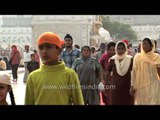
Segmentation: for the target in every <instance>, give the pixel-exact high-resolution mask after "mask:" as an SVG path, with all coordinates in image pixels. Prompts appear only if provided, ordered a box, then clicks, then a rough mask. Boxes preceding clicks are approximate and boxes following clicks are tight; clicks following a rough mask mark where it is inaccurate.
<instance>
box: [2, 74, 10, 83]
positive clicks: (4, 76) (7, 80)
mask: <svg viewBox="0 0 160 120" xmlns="http://www.w3.org/2000/svg"><path fill="white" fill-rule="evenodd" d="M0 83H2V84H6V85H11V82H10V76H9V75H7V74H1V75H0Z"/></svg>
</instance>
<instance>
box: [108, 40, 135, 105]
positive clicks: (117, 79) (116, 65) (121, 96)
mask: <svg viewBox="0 0 160 120" xmlns="http://www.w3.org/2000/svg"><path fill="white" fill-rule="evenodd" d="M115 52H116V54H115V55H114V56H112V57H111V58H110V61H109V64H108V68H107V73H106V85H107V86H108V87H106V88H107V89H106V90H107V94H108V104H109V105H131V104H133V103H132V102H133V99H132V96H131V95H130V86H131V70H132V63H133V58H132V56H130V55H127V54H128V50H127V45H126V43H124V42H123V41H119V42H117V43H116V46H115Z"/></svg>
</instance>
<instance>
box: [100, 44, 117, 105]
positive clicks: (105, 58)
mask: <svg viewBox="0 0 160 120" xmlns="http://www.w3.org/2000/svg"><path fill="white" fill-rule="evenodd" d="M115 46H116V43H115V42H109V43H108V44H107V52H106V53H104V54H103V55H102V57H101V58H100V60H99V63H100V64H101V66H102V68H103V76H104V77H103V78H104V84H105V81H106V79H105V78H106V77H105V76H106V71H107V67H108V63H109V59H110V58H111V57H112V56H113V55H114V54H115ZM102 100H103V103H104V104H105V105H107V101H108V99H107V94H106V91H103V92H102Z"/></svg>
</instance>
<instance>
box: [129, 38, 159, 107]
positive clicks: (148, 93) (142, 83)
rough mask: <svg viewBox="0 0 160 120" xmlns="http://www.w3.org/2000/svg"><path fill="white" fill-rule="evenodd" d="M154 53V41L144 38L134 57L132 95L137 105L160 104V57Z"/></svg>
mask: <svg viewBox="0 0 160 120" xmlns="http://www.w3.org/2000/svg"><path fill="white" fill-rule="evenodd" d="M154 51H155V44H154V41H151V40H150V39H149V38H144V40H143V41H142V44H141V52H140V53H137V54H136V55H135V57H134V61H133V70H132V71H133V72H132V80H131V83H132V84H131V85H132V87H131V94H132V95H134V98H135V101H134V102H135V104H137V105H156V104H160V81H159V80H160V78H159V76H160V55H159V54H157V53H154Z"/></svg>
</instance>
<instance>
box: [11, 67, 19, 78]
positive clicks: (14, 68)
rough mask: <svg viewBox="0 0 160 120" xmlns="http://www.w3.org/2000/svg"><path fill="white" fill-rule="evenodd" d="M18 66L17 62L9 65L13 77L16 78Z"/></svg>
mask: <svg viewBox="0 0 160 120" xmlns="http://www.w3.org/2000/svg"><path fill="white" fill-rule="evenodd" d="M18 66H19V65H18V64H15V65H11V68H12V75H13V79H17V78H18V75H17V71H18Z"/></svg>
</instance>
